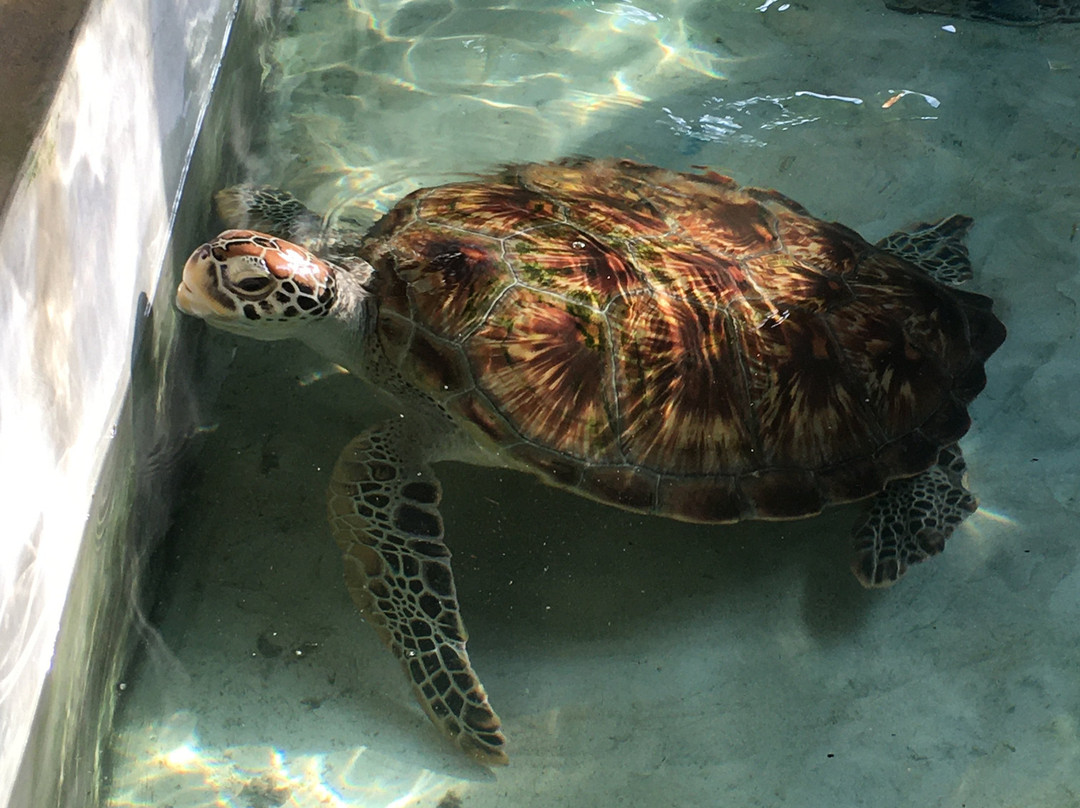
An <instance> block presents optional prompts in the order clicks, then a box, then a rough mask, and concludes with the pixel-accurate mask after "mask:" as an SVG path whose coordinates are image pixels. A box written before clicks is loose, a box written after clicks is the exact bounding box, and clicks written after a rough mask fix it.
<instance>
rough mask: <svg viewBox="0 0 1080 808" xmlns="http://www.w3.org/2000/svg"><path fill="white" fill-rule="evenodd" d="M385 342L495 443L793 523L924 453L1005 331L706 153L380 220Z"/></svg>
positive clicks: (692, 510) (615, 167) (672, 504)
mask: <svg viewBox="0 0 1080 808" xmlns="http://www.w3.org/2000/svg"><path fill="white" fill-rule="evenodd" d="M364 252H365V256H364V257H365V258H366V259H367V260H368V261H370V262H371V263H372V265H373V266H374V267H375V268H376V270H377V272H376V275H377V277H379V278H380V279H381V286H380V288H379V289H378V290H377V292H378V296H379V299H380V309H379V317H378V327H377V328H378V337H379V340H380V342H381V345H382V347H383V349H384V351H385V353H386V355H387V357H388V358H389V360H390V361H391V362H392V363H393V364H394V365H396V366H397V367H398V368H399V369H400V371H401V373H402V374H403V375H404V377H405V378H406V379H407V380H408V381H409V382H410V383H411V384H413V385H415V386H416V387H417V388H420V389H421V390H423V391H425V392H426V393H427V394H429V395H431V396H433V397H434V398H435V399H437V400H438V401H439V402H440V404H441V405H442V406H443V407H444V408H445V409H446V410H447V411H449V412H450V413H451V414H453V415H454V416H455V417H456V418H458V419H459V420H460V421H461V423H462V424H463V425H464V426H465V427H467V428H468V429H469V431H470V432H471V434H472V435H473V436H474V437H475V438H476V439H477V440H479V441H480V442H481V443H482V444H484V445H486V446H487V447H488V448H489V449H490V450H491V451H494V452H497V453H500V454H501V455H502V456H503V457H506V458H508V459H511V462H514V463H518V464H523V465H524V466H525V467H528V468H531V469H533V470H535V471H537V472H538V473H540V474H541V475H542V476H544V477H546V478H547V479H548V480H549V481H550V482H553V483H555V484H557V485H561V486H565V487H569V488H574V489H577V490H580V491H581V492H583V493H585V494H586V495H588V496H591V497H593V498H596V499H598V500H601V501H604V502H609V503H613V504H616V505H619V506H621V507H624V508H629V509H632V510H637V511H642V512H650V513H660V514H664V515H666V516H671V517H674V518H678V519H684V520H688V521H702V522H722V521H735V520H738V519H743V518H790V517H798V516H806V515H809V514H813V513H816V512H818V511H819V510H820V509H821V508H822V506H823V505H825V504H828V503H833V502H845V501H851V500H856V499H861V498H863V497H866V496H868V495H871V494H873V493H875V492H877V491H879V490H880V489H881V488H882V487H883V485H884V484H885V482H887V481H888V480H890V479H893V478H897V477H905V476H910V475H913V474H916V473H918V472H920V471H923V470H925V469H927V468H928V467H930V466H931V465H932V464H933V463H934V462H935V460H936V458H937V455H938V451H939V449H940V448H941V447H942V446H944V445H947V444H949V443H952V442H953V441H955V440H956V439H957V438H959V437H960V436H961V435H963V434H964V433H965V432H966V431H967V428H968V425H969V418H968V414H967V404H968V403H969V402H970V401H971V400H972V399H973V398H974V397H975V395H976V394H977V393H978V392H979V391H980V390H981V389H982V387H983V385H984V384H985V376H984V373H983V362H984V361H985V359H986V357H987V356H988V355H989V354H990V353H992V352H993V350H994V348H996V347H997V343H998V342H1000V339H1001V336H1002V335H1003V332H1002V330H1001V326H1000V324H999V323H998V321H997V319H996V318H995V317H994V316H993V314H992V313H991V312H990V301H989V299H988V298H985V297H982V296H979V295H974V294H970V293H965V292H961V291H958V290H956V289H953V288H951V287H947V286H944V285H942V284H940V283H938V282H937V281H935V280H933V279H932V278H931V277H930V276H929V275H927V273H926V272H924V271H923V270H922V269H920V268H918V267H916V266H913V265H912V264H910V263H908V262H906V261H905V260H903V259H901V258H899V257H896V256H894V255H892V254H890V253H888V252H885V251H883V250H881V249H878V248H876V247H874V246H873V245H871V244H869V243H867V242H866V241H864V240H863V239H862V238H861V237H860V236H859V235H858V234H857V233H855V232H853V231H852V230H849V229H848V228H846V227H843V226H841V225H838V224H831V223H828V222H824V221H821V220H818V219H815V218H813V217H811V216H810V215H809V214H808V213H807V212H806V210H805V209H803V208H802V207H801V206H800V205H798V204H797V203H795V202H793V201H791V200H790V199H787V198H785V197H783V196H782V195H780V194H778V193H776V192H773V191H766V190H760V189H756V188H742V187H739V186H738V185H737V184H736V183H735V182H734V181H733V180H731V179H728V178H727V177H723V176H720V175H719V174H715V173H712V172H709V173H705V174H681V173H677V172H673V171H668V170H664V169H660V168H653V167H649V166H644V165H639V164H637V163H632V162H629V161H611V160H606V161H595V160H585V159H581V160H571V161H564V162H561V163H554V164H531V165H524V166H513V167H509V168H507V169H505V170H504V171H503V172H502V173H500V174H498V175H496V176H491V177H484V178H482V179H478V180H476V181H471V182H461V183H455V184H451V185H444V186H441V187H437V188H431V189H422V190H419V191H417V192H415V193H413V194H411V195H410V196H408V197H406V198H405V199H403V200H402V201H401V202H400V203H399V204H398V205H397V206H396V207H394V208H393V210H391V211H390V212H389V213H388V214H387V215H386V217H384V218H383V219H382V220H381V222H379V224H377V225H376V227H375V229H374V230H373V231H372V233H371V234H370V238H369V240H368V241H367V244H366V246H365V249H364Z"/></svg>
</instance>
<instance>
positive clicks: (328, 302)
mask: <svg viewBox="0 0 1080 808" xmlns="http://www.w3.org/2000/svg"><path fill="white" fill-rule="evenodd" d="M337 274H338V271H337V269H336V268H335V267H334V266H333V265H332V264H330V263H328V262H326V261H323V260H322V259H321V258H318V257H316V256H315V255H313V254H312V253H311V252H309V251H308V250H306V249H304V248H303V247H300V246H299V245H296V244H293V243H291V242H288V241H284V240H283V239H279V238H275V237H273V236H268V235H265V234H263V233H256V232H255V231H252V230H226V231H225V232H224V233H221V234H220V235H219V236H218V237H217V238H215V239H213V240H212V241H210V242H208V243H207V244H203V245H202V246H201V247H199V248H198V249H197V250H195V252H193V253H192V254H191V257H190V258H188V260H187V263H186V264H185V265H184V277H183V280H182V281H181V282H180V286H179V287H178V288H177V290H176V305H177V307H178V308H179V309H180V310H181V311H182V312H184V313H185V314H190V315H193V316H195V317H199V318H200V319H202V320H205V321H206V322H207V323H209V324H210V325H212V326H215V327H217V328H222V329H224V330H226V331H231V332H233V333H235V334H241V335H243V336H247V337H254V338H255V339H262V340H276V339H285V338H287V337H299V338H301V339H304V337H305V336H306V334H305V331H307V330H310V326H311V324H312V323H313V322H314V321H322V320H325V319H326V318H327V317H328V316H329V315H330V314H331V312H332V311H333V310H334V307H335V304H336V303H337V302H338V291H339V290H338V286H339V283H338V279H337ZM334 313H335V314H336V313H337V312H334ZM316 330H317V329H316Z"/></svg>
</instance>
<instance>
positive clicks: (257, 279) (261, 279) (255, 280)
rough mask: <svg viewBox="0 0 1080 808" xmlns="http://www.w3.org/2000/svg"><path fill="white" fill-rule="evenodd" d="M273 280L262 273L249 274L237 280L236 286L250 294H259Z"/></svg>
mask: <svg viewBox="0 0 1080 808" xmlns="http://www.w3.org/2000/svg"><path fill="white" fill-rule="evenodd" d="M271 283H273V281H271V280H270V278H267V277H265V276H262V275H249V276H247V277H246V278H241V279H240V280H238V281H236V288H237V289H239V290H240V291H241V292H247V293H248V294H258V293H259V292H262V291H264V290H265V289H266V288H267V287H268V286H270V284H271Z"/></svg>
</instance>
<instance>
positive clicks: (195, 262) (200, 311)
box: [176, 244, 226, 320]
mask: <svg viewBox="0 0 1080 808" xmlns="http://www.w3.org/2000/svg"><path fill="white" fill-rule="evenodd" d="M212 263H213V259H212V258H211V255H210V245H209V244H203V245H202V246H201V247H199V248H198V249H197V250H195V252H193V253H192V254H191V257H190V258H188V260H187V263H185V264H184V274H183V279H182V280H181V281H180V285H179V286H177V287H176V307H177V308H178V309H180V311H182V312H184V314H190V315H192V316H193V317H199V318H200V319H203V320H205V319H207V318H211V317H221V316H222V315H223V314H225V313H226V312H225V311H224V310H223V308H222V306H221V305H220V304H219V303H218V302H217V295H215V294H214V289H213V287H214V282H215V275H214V272H213V270H212V267H211V265H212Z"/></svg>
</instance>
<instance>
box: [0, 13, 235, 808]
mask: <svg viewBox="0 0 1080 808" xmlns="http://www.w3.org/2000/svg"><path fill="white" fill-rule="evenodd" d="M236 6H237V4H236V3H235V2H233V0H97V2H94V3H93V4H92V6H91V7H90V8H89V9H88V11H87V14H86V16H85V18H84V20H83V23H82V25H81V28H80V31H79V34H78V36H77V38H76V41H75V44H74V46H73V49H72V53H71V56H70V58H69V61H68V65H67V68H66V70H65V73H64V76H63V78H62V79H61V82H60V85H59V88H58V90H57V93H56V96H55V98H54V100H53V103H52V105H51V106H50V109H49V112H48V115H47V117H46V121H45V124H44V126H43V128H42V131H41V132H40V133H39V135H38V137H37V138H36V140H35V143H34V145H33V147H32V149H31V153H30V155H29V156H28V158H27V160H26V162H25V164H24V167H23V170H22V173H21V176H20V178H19V180H18V182H17V185H16V188H15V190H14V192H13V194H12V198H11V204H10V205H9V207H8V210H7V212H6V215H5V218H4V220H3V222H2V223H0V273H2V277H3V279H4V280H3V283H0V513H3V514H4V516H5V519H4V522H3V530H2V537H3V539H2V541H0V750H2V752H0V806H8V805H9V800H10V799H11V795H12V789H13V787H14V783H15V780H16V776H17V772H18V768H19V766H20V764H21V761H22V758H23V752H24V750H25V748H26V744H27V739H28V737H29V735H30V731H31V725H32V722H33V720H34V716H35V713H36V712H37V710H38V702H39V699H40V697H41V693H42V686H43V683H44V681H45V679H46V676H47V674H48V672H49V670H50V667H51V665H52V662H53V652H54V647H55V643H56V638H57V634H58V630H59V626H60V619H61V615H62V614H63V610H64V603H65V600H66V596H67V593H68V588H69V585H70V582H71V578H72V573H73V569H74V565H75V561H76V558H77V557H78V554H79V547H80V542H81V541H82V539H83V535H84V532H85V529H86V522H87V515H88V513H89V512H90V507H91V499H92V496H93V493H94V490H95V487H96V485H97V481H98V476H99V473H100V470H101V468H102V464H103V462H104V459H105V456H106V453H107V451H108V449H109V445H110V441H111V437H112V435H113V432H114V429H115V427H116V424H117V420H118V418H119V414H120V410H121V407H122V405H123V402H124V398H125V396H126V394H127V392H128V388H129V384H130V380H131V369H130V364H131V355H132V341H133V337H134V333H135V326H136V322H137V320H138V318H139V316H140V314H141V313H140V308H141V304H140V303H139V301H140V295H145V296H146V298H144V299H150V300H152V299H153V298H154V292H155V289H156V287H157V285H158V282H159V278H160V276H161V274H162V273H161V266H162V261H163V258H164V256H165V251H166V247H167V243H168V239H169V234H170V230H171V224H172V221H173V218H174V216H175V210H176V206H177V201H178V198H179V191H180V189H181V187H182V184H183V179H184V175H185V173H186V170H187V165H188V162H189V160H190V155H191V152H192V149H193V146H194V143H195V139H196V137H197V135H198V131H199V127H200V124H201V121H202V117H203V114H204V112H205V110H206V108H207V105H208V104H209V100H210V95H211V90H212V88H213V84H214V79H215V75H216V71H217V69H218V66H219V64H220V62H221V58H222V55H223V52H224V47H225V43H226V41H227V38H228V33H229V28H230V25H231V23H232V21H233V19H234V18H235V14H236Z"/></svg>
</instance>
